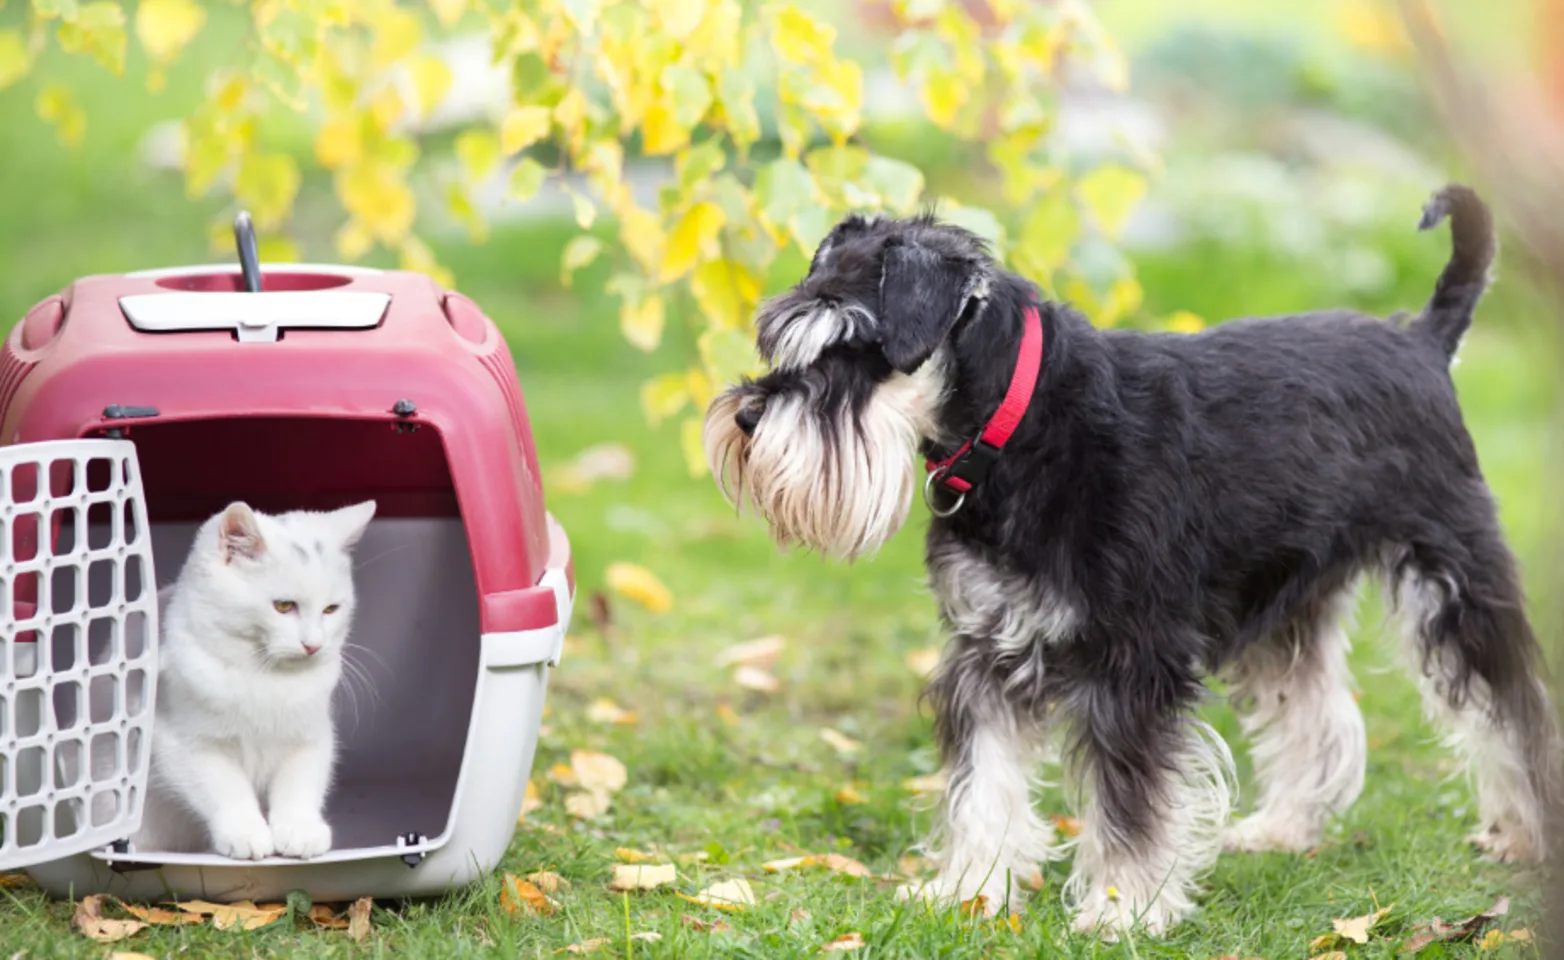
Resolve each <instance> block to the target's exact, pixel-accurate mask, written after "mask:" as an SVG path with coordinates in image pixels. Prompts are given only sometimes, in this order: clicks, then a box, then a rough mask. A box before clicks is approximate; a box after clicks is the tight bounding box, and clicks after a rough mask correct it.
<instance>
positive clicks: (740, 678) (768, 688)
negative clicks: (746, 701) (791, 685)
mask: <svg viewBox="0 0 1564 960" xmlns="http://www.w3.org/2000/svg"><path fill="white" fill-rule="evenodd" d="M733 682H734V683H736V684H738V685H739V686H741V687H743V688H744V689H745V690H754V691H756V692H758V693H776V692H777V691H778V690H780V689H781V688H782V682H781V681H780V680H778V679H777V678H776V677H773V676H772V675H771V674H769V673H767V672H766V671H764V670H762V669H760V668H759V667H748V666H744V667H739V668H738V669H737V670H735V671H733Z"/></svg>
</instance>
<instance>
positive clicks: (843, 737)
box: [820, 727, 863, 756]
mask: <svg viewBox="0 0 1564 960" xmlns="http://www.w3.org/2000/svg"><path fill="white" fill-rule="evenodd" d="M820 739H821V740H824V741H825V742H826V743H829V744H830V745H831V749H833V750H835V751H836V752H837V753H840V754H842V755H843V756H847V755H849V754H854V753H857V752H858V751H860V750H862V749H863V744H861V743H859V742H858V741H857V740H854V739H853V738H852V737H849V736H848V735H847V734H845V733H842V732H841V731H840V730H834V729H832V728H831V727H825V728H824V729H822V730H821V731H820Z"/></svg>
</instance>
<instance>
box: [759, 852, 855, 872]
mask: <svg viewBox="0 0 1564 960" xmlns="http://www.w3.org/2000/svg"><path fill="white" fill-rule="evenodd" d="M760 866H761V869H763V870H766V871H768V872H770V873H779V872H781V871H783V870H798V869H801V868H804V867H825V868H826V869H828V870H833V871H835V872H837V873H845V874H847V875H848V876H850V877H868V876H873V874H871V873H870V872H869V868H868V867H866V866H864V865H863V864H861V863H859V862H858V861H857V860H854V859H853V858H852V857H845V856H843V855H841V854H840V853H820V854H807V855H805V856H802V857H788V858H786V859H783V860H771V861H769V862H767V863H763V864H761V865H760Z"/></svg>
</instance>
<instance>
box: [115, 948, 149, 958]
mask: <svg viewBox="0 0 1564 960" xmlns="http://www.w3.org/2000/svg"><path fill="white" fill-rule="evenodd" d="M109 960H156V958H155V957H153V956H152V955H151V954H148V953H131V952H130V951H128V950H116V951H114V952H113V953H111V954H109Z"/></svg>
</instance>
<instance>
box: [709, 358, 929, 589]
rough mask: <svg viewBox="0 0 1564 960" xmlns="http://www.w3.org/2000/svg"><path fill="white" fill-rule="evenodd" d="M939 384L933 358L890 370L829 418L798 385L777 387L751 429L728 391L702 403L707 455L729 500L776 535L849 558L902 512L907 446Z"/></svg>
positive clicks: (911, 472) (912, 468)
mask: <svg viewBox="0 0 1564 960" xmlns="http://www.w3.org/2000/svg"><path fill="white" fill-rule="evenodd" d="M941 384H942V381H941V379H940V375H939V369H938V363H937V362H935V361H931V362H930V363H928V364H925V365H924V368H923V369H920V370H918V371H916V372H915V373H913V374H912V375H910V376H909V375H906V374H899V373H898V374H893V375H892V377H891V378H890V379H889V380H887V381H885V382H884V383H882V384H880V385H879V386H878V387H876V388H875V391H874V394H873V395H872V396H871V398H870V399H869V402H868V403H867V404H865V405H864V407H863V409H862V411H861V412H860V413H859V415H858V416H857V417H853V416H852V415H851V414H850V413H848V412H846V411H845V410H844V411H842V412H841V413H840V415H839V416H837V417H836V418H835V419H832V420H823V419H822V418H821V416H820V415H819V414H818V412H817V411H816V410H814V409H812V408H811V407H812V403H811V400H810V399H809V398H807V397H805V396H803V395H797V394H789V395H781V396H778V397H776V398H774V399H773V400H772V401H771V402H770V403H769V404H768V405H767V407H766V411H765V414H764V416H762V417H761V420H760V423H759V425H758V426H757V427H756V429H755V432H754V436H746V435H745V434H744V432H743V431H742V430H740V429H739V427H738V425H737V423H736V422H735V420H734V417H735V415H736V414H737V413H738V411H739V409H740V408H741V407H742V406H743V404H744V402H745V400H744V398H743V397H742V396H741V395H740V394H739V393H738V392H737V391H729V392H727V393H724V394H722V395H721V396H719V397H718V398H717V399H716V400H715V401H714V402H713V403H712V406H711V409H710V410H709V411H708V412H707V416H706V423H705V429H704V431H703V433H704V440H705V445H706V458H707V461H708V462H709V463H710V465H711V470H712V473H713V475H714V476H715V477H716V479H717V484H718V486H720V487H721V488H722V492H723V494H724V495H725V496H726V497H727V498H728V500H729V502H731V503H733V504H735V505H737V506H739V507H740V508H742V507H743V506H744V504H745V503H748V504H749V505H750V506H752V507H753V508H754V509H755V511H756V512H757V513H759V514H760V515H761V516H762V517H763V518H765V520H766V523H767V524H768V525H769V526H770V528H771V534H772V537H773V538H774V539H775V540H776V541H777V542H778V543H779V544H782V545H783V546H791V545H794V544H803V545H805V546H807V547H811V548H813V549H816V550H819V551H820V552H821V553H824V554H826V555H827V556H832V557H838V558H841V559H846V560H852V559H855V558H857V557H861V556H865V555H868V554H872V553H874V552H875V551H876V550H878V549H879V548H880V546H881V545H882V544H883V543H885V541H886V540H888V539H890V537H891V536H892V535H893V534H895V533H896V531H897V530H900V529H901V526H902V524H903V523H905V522H906V520H907V513H908V511H909V509H910V508H911V505H912V496H913V493H914V491H915V490H916V489H917V484H918V478H917V472H916V465H915V463H914V461H913V459H912V452H913V448H914V447H915V446H916V444H917V442H918V439H919V437H920V436H924V435H926V434H927V428H928V419H929V417H930V413H931V411H932V410H933V408H934V405H935V403H936V402H937V399H938V395H939V391H940V389H941Z"/></svg>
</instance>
